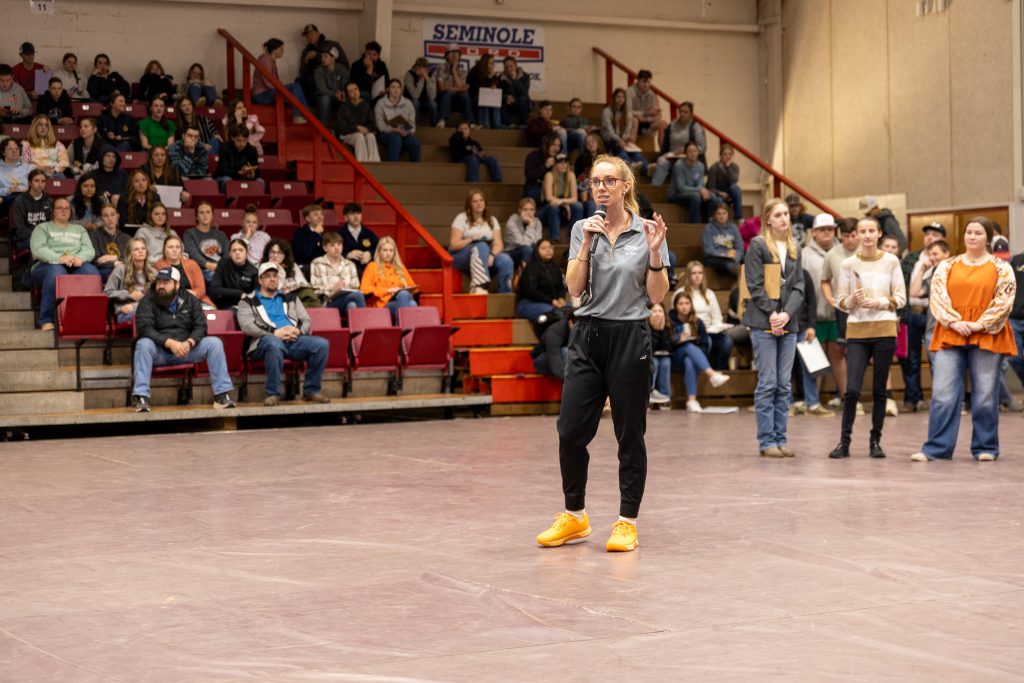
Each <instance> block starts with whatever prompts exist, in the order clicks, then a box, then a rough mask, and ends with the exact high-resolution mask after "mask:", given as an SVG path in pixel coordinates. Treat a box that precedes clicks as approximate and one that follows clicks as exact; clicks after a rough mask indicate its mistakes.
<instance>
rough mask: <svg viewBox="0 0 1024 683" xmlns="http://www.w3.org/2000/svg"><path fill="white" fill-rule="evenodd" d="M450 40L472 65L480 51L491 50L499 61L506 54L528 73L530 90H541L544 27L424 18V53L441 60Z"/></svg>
mask: <svg viewBox="0 0 1024 683" xmlns="http://www.w3.org/2000/svg"><path fill="white" fill-rule="evenodd" d="M449 43H458V44H459V47H460V48H461V49H462V59H463V60H464V61H467V62H468V63H469V67H470V68H472V67H473V65H474V64H476V61H477V59H479V58H480V55H482V54H485V53H487V52H490V53H491V54H493V55H494V58H495V60H496V61H497V62H498V65H497V68H498V70H499V71H500V70H501V60H503V59H504V58H505V57H507V56H508V55H512V56H513V57H515V58H516V61H517V62H518V63H519V66H520V67H521V68H522V69H523V71H525V72H526V73H528V74H530V92H531V93H534V92H544V27H543V26H537V25H533V24H510V23H506V22H494V21H484V20H479V21H478V20H474V19H441V18H436V17H435V18H431V17H424V19H423V56H424V57H426V58H427V59H429V60H430V61H431V62H432V63H437V64H439V63H441V62H442V61H444V52H445V49H447V47H448V44H449Z"/></svg>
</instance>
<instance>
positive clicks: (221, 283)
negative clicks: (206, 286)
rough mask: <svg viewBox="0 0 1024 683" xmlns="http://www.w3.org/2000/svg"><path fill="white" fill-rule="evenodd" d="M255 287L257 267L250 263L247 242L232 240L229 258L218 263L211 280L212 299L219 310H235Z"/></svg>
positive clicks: (229, 246) (229, 247) (229, 245)
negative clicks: (239, 301) (240, 301)
mask: <svg viewBox="0 0 1024 683" xmlns="http://www.w3.org/2000/svg"><path fill="white" fill-rule="evenodd" d="M255 286H256V266H254V265H253V264H251V263H249V245H247V244H246V243H245V240H231V242H230V243H229V244H228V255H227V257H226V258H222V259H221V260H220V261H219V262H218V263H217V270H215V271H214V273H213V279H212V280H210V298H212V299H213V303H215V304H217V308H220V309H225V308H233V307H235V306H237V305H238V300H239V299H241V298H242V295H244V294H248V293H249V292H251V291H252V290H253V288H254V287H255Z"/></svg>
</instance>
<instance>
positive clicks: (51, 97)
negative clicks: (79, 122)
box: [36, 76, 75, 125]
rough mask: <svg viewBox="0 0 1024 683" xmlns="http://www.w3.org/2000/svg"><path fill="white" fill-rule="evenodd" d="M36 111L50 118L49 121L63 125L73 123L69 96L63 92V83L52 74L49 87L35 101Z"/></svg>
mask: <svg viewBox="0 0 1024 683" xmlns="http://www.w3.org/2000/svg"><path fill="white" fill-rule="evenodd" d="M36 113H37V114H42V115H43V116H45V117H46V118H48V119H50V123H52V124H54V125H57V124H61V125H65V124H69V123H74V122H75V120H74V119H73V118H72V117H71V98H70V97H69V96H68V94H67V93H66V92H64V83H63V81H61V80H60V79H59V78H57V77H56V76H54V77H53V78H51V79H50V87H49V88H47V89H46V92H44V93H43V94H42V95H40V96H39V99H38V100H37V101H36Z"/></svg>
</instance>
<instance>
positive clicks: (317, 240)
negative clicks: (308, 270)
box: [292, 204, 324, 266]
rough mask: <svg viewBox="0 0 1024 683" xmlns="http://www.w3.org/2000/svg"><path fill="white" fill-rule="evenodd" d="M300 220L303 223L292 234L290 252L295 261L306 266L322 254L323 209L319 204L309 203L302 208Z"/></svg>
mask: <svg viewBox="0 0 1024 683" xmlns="http://www.w3.org/2000/svg"><path fill="white" fill-rule="evenodd" d="M302 220H304V221H305V223H303V224H302V226H301V227H300V228H299V229H298V230H296V231H295V234H293V235H292V252H293V253H294V254H295V262H296V263H298V264H299V265H301V266H308V265H309V264H310V263H312V262H313V259H315V258H317V257H319V256H323V255H324V248H323V236H324V210H323V208H322V207H321V206H320V205H319V204H309V205H307V206H305V207H303V208H302Z"/></svg>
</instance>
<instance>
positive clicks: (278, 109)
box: [217, 28, 455, 324]
mask: <svg viewBox="0 0 1024 683" xmlns="http://www.w3.org/2000/svg"><path fill="white" fill-rule="evenodd" d="M217 33H219V34H220V35H221V37H222V38H224V40H225V41H226V42H227V70H228V82H227V90H228V97H234V94H235V51H236V50H237V51H238V53H239V54H241V55H242V99H243V100H244V101H245V103H246V106H250V105H251V104H252V77H251V74H250V71H249V67H250V66H251V67H252V68H254V69H256V70H257V71H259V72H260V74H261V75H262V76H263V78H264V79H265V80H266V81H267V82H268V83H270V84H271V85H272V86H274V89H275V90H276V91H277V97H275V98H274V106H275V119H276V124H277V146H278V155H279V156H282V157H285V154H286V150H287V148H288V140H287V133H286V129H285V114H284V108H285V103H286V102H287V104H289V105H291V106H292V107H294V108H295V110H296V111H298V112H299V113H300V114H302V116H303V117H305V119H306V120H307V121H308V122H309V125H311V126H312V127H313V130H315V131H316V133H317V135H319V137H320V140H316V139H314V140H313V186H314V192H315V194H316V195H317V196H322V187H323V185H322V180H321V177H322V175H323V173H322V171H323V164H324V163H326V162H327V161H328V159H325V158H324V154H323V150H322V148H321V145H320V143H321V142H325V143H327V146H328V147H329V148H330V149H331V150H333V151H334V153H335V154H337V155H339V156H340V157H341V158H342V159H344V160H345V161H346V162H348V164H349V165H351V166H352V168H353V169H354V170H355V177H354V180H353V185H354V195H355V199H356V201H357V202H358V201H359V198H360V195H361V194H362V188H363V186H364V185H368V186H369V187H370V188H371V189H372V190H373V191H374V192H376V193H377V194H378V195H379V196H380V197H381V198H382V199H383V200H384V201H385V202H386V203H387V204H388V205H389V206H390V207H391V208H392V209H394V211H395V216H396V217H397V220H396V223H397V225H396V228H397V236H396V240H395V241H396V242H397V243H398V249H399V251H400V256H403V257H404V251H405V246H406V237H408V235H407V233H406V231H407V230H412V231H413V232H414V233H415V234H416V236H417V237H419V238H420V239H422V240H423V241H424V242H425V243H426V245H427V246H428V247H430V249H431V251H433V252H434V254H435V255H436V256H437V257H438V258H439V259H440V260H441V274H442V276H443V277H444V282H443V283H442V286H441V287H442V302H443V303H442V311H441V312H442V317H443V318H444V321H445V322H446V323H448V324H451V323H452V322H453V319H454V311H455V306H454V298H453V297H454V292H453V290H452V262H453V259H452V256H451V254H449V253H448V250H447V249H445V248H444V247H443V246H441V244H440V243H439V242H438V241H437V240H436V239H434V237H433V235H431V234H430V233H429V232H428V231H427V230H426V229H425V228H424V227H423V226H422V225H420V222H419V221H417V220H416V219H415V218H413V217H412V215H411V214H410V213H409V212H408V211H407V210H406V208H405V207H404V206H402V204H401V202H399V201H398V200H397V199H395V198H394V197H393V196H392V194H391V193H390V192H388V191H387V190H386V189H385V188H384V186H383V185H381V184H380V182H378V180H377V179H376V178H374V177H373V175H372V174H371V173H370V172H369V171H368V170H366V167H365V166H363V165H362V164H361V163H359V161H358V160H356V158H355V156H353V155H352V153H351V152H350V151H348V148H347V147H345V145H343V144H341V141H340V140H338V139H337V138H336V137H335V136H334V135H333V134H332V133H331V131H329V130H328V129H327V127H326V126H324V124H322V123H321V122H320V121H319V120H317V118H316V117H315V116H314V115H313V114H312V112H310V111H309V109H307V108H306V107H304V106H302V104H301V103H300V102H299V101H298V99H296V97H295V95H293V94H292V93H291V92H290V91H289V90H288V89H287V88H286V87H284V84H282V83H281V81H280V80H278V79H277V78H276V77H275V76H274V74H272V73H271V72H270V70H269V69H267V68H266V67H264V66H263V65H262V64H260V63H259V61H257V59H256V58H255V57H254V56H253V55H252V53H251V52H249V51H248V50H247V49H245V46H244V45H242V44H241V43H240V42H238V40H237V39H236V38H235V37H234V36H232V35H231V34H230V33H229V32H228V31H226V30H224V29H222V28H220V29H217Z"/></svg>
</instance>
